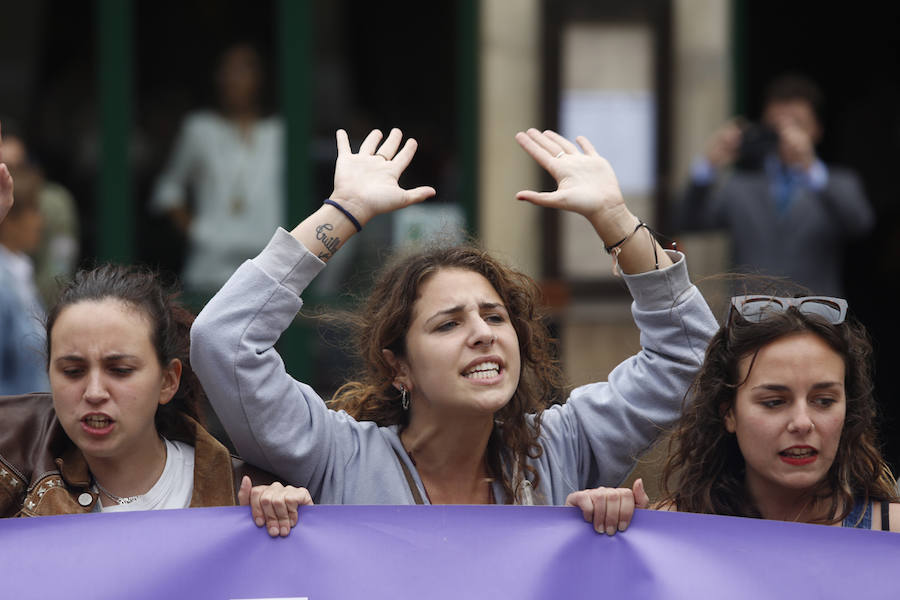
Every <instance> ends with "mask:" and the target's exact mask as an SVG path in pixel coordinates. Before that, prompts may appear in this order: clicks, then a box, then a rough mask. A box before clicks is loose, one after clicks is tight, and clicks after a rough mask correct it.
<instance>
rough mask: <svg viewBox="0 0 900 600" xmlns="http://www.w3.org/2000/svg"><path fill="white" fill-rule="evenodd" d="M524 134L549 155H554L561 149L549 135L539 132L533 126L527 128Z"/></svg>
mask: <svg viewBox="0 0 900 600" xmlns="http://www.w3.org/2000/svg"><path fill="white" fill-rule="evenodd" d="M525 134H526V135H527V136H528V137H529V138H531V140H532V141H533V142H534V143H535V144H537V145H538V146H540V147H541V148H542V149H543V150H544V152H546V153H547V154H548V155H549V156H550V157H554V156H556V155H557V154H559V153H560V151H562V150H563V149H562V148H561V147H560V145H559V144H557V143H556V142H554V141H553V140H552V139H550V137H549V136H547V135H545V134H543V133H541V132H540V131H538V130H537V129H535V128H534V127H531V128H529V129H528V131H526V132H525Z"/></svg>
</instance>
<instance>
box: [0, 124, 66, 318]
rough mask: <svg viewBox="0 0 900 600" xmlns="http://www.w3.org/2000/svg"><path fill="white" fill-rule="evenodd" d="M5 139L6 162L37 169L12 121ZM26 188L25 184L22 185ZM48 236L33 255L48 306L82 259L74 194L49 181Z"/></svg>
mask: <svg viewBox="0 0 900 600" xmlns="http://www.w3.org/2000/svg"><path fill="white" fill-rule="evenodd" d="M3 123H5V124H6V125H5V128H4V132H3V133H4V135H3V161H4V162H5V163H6V164H7V166H8V167H9V168H10V169H11V170H13V171H16V170H18V169H20V168H22V167H24V166H26V165H27V166H31V167H34V166H35V165H34V162H33V161H32V160H31V158H30V155H29V152H28V146H27V144H26V143H25V139H24V137H23V136H22V135H21V133H20V132H19V131H18V130H17V129H16V128H15V127H14V126H13V127H10V125H9V121H8V120H5V119H4V121H3ZM20 185H22V184H20ZM38 201H39V205H40V212H41V215H42V217H43V221H44V233H43V235H42V236H41V241H40V243H39V244H38V246H37V248H36V249H35V250H34V251H33V252H30V253H31V257H32V259H33V260H34V282H35V285H36V286H37V290H38V294H39V295H40V297H41V301H42V302H43V304H44V306H51V305H53V304H54V303H55V302H56V298H57V296H58V295H59V290H60V286H61V284H62V282H63V281H64V280H66V279H69V278H70V277H71V276H72V274H73V273H74V272H75V267H76V264H77V262H78V255H79V241H78V236H79V223H78V211H77V210H76V208H75V200H74V198H73V197H72V194H71V193H70V192H69V190H67V189H66V188H65V187H63V186H62V185H60V184H58V183H55V182H53V181H47V180H46V179H45V180H44V181H43V183H42V184H41V185H40V189H39V190H38Z"/></svg>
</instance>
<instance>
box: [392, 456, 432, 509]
mask: <svg viewBox="0 0 900 600" xmlns="http://www.w3.org/2000/svg"><path fill="white" fill-rule="evenodd" d="M394 454H396V455H397V460H398V461H400V468H401V469H403V475H404V476H405V477H406V484H407V485H408V486H409V491H410V492H412V495H413V499H414V500H415V501H416V504H425V501H424V500H422V494H420V493H419V486H417V485H416V482H415V481H414V480H413V476H412V473H410V472H409V467H407V466H406V462H405V461H404V460H403V457H402V456H400V452H398V451H397V449H396V448H394Z"/></svg>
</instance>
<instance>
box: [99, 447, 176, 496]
mask: <svg viewBox="0 0 900 600" xmlns="http://www.w3.org/2000/svg"><path fill="white" fill-rule="evenodd" d="M85 460H86V461H87V463H88V467H89V468H90V470H91V475H93V477H94V481H96V482H97V483H99V484H100V485H101V486H103V489H105V490H107V491H108V492H110V493H112V494H115V495H116V496H119V497H122V498H127V497H129V496H140V495H142V494H146V493H147V492H148V491H150V488H152V487H153V485H154V484H155V483H156V482H157V481H159V478H160V476H161V475H162V472H163V470H164V469H165V467H166V443H165V442H164V441H163V439H162V438H160V437H159V436H158V435H157V436H156V437H155V440H154V441H153V443H150V444H148V445H145V447H144V448H143V449H142V450H141V451H140V452H132V453H130V454H129V455H128V456H116V457H96V456H94V457H90V456H85ZM100 497H101V502H102V503H103V505H104V506H109V505H111V504H115V503H116V502H115V501H114V500H113V499H112V498H108V497H106V496H105V495H104V494H102V493H101V494H100Z"/></svg>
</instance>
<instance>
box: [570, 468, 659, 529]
mask: <svg viewBox="0 0 900 600" xmlns="http://www.w3.org/2000/svg"><path fill="white" fill-rule="evenodd" d="M566 506H576V507H578V508H580V509H581V512H582V514H583V515H584V520H585V521H587V522H588V523H593V524H594V530H595V531H596V532H597V533H605V534H606V535H615V533H616V532H617V531H625V530H626V529H628V525H629V524H630V523H631V518H632V517H633V516H634V509H635V508H647V507H648V506H650V498H649V497H648V496H647V493H646V492H645V491H644V481H643V480H642V479H638V480H637V481H635V482H634V486H633V487H632V489H630V490H629V489H628V488H606V487H599V488H595V489H592V490H581V491H580V492H572V493H571V494H569V496H568V497H567V498H566Z"/></svg>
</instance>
